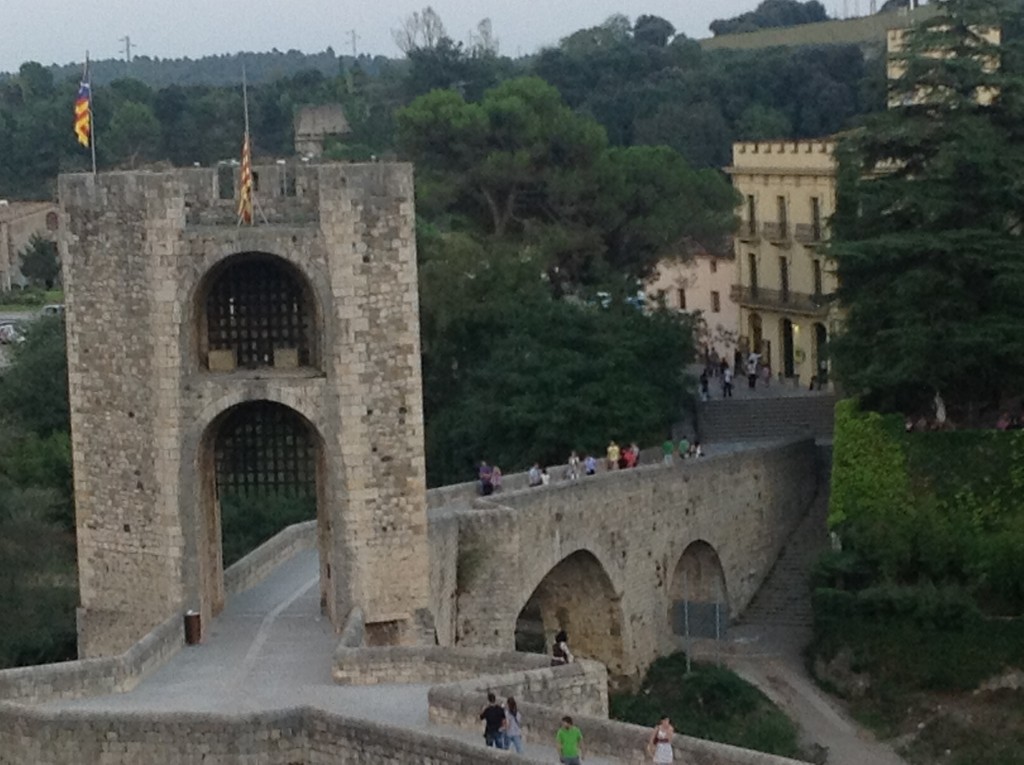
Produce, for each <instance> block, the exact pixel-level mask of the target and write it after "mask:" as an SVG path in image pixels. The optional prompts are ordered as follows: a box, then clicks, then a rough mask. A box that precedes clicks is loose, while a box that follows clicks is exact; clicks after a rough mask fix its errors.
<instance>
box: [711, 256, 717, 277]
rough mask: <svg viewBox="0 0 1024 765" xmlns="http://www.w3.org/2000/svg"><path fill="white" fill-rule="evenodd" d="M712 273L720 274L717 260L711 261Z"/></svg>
mask: <svg viewBox="0 0 1024 765" xmlns="http://www.w3.org/2000/svg"><path fill="white" fill-rule="evenodd" d="M711 273H713V274H717V273H718V261H717V260H715V259H714V258H712V259H711Z"/></svg>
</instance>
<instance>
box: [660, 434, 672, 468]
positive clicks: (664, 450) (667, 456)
mask: <svg viewBox="0 0 1024 765" xmlns="http://www.w3.org/2000/svg"><path fill="white" fill-rule="evenodd" d="M675 450H676V445H675V444H674V443H672V439H671V438H666V439H665V443H663V444H662V445H661V454H662V460H663V461H664V463H665V464H666V465H671V464H672V452H674V451H675Z"/></svg>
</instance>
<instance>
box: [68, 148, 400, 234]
mask: <svg viewBox="0 0 1024 765" xmlns="http://www.w3.org/2000/svg"><path fill="white" fill-rule="evenodd" d="M240 174H241V169H240V168H239V167H238V166H236V165H228V164H224V165H219V166H217V167H202V168H181V169H175V170H168V171H149V170H133V171H116V172H107V173H100V174H99V175H92V174H90V173H75V174H69V175H63V176H61V179H60V198H61V202H62V204H63V205H64V206H65V207H68V208H71V207H77V208H79V209H89V208H92V209H103V208H108V209H109V208H110V207H111V206H112V205H113V206H114V207H116V206H118V204H119V203H124V204H129V205H131V206H132V207H133V208H135V209H136V210H138V209H139V208H140V206H141V205H142V204H143V202H144V201H145V209H146V210H147V213H148V214H149V215H150V216H151V217H152V216H153V215H160V216H162V215H164V214H166V215H168V216H170V217H171V218H174V217H176V216H181V222H182V225H183V226H234V225H237V223H238V194H239V188H240V183H241V181H240ZM408 176H409V172H408V167H407V166H406V165H403V164H401V163H351V164H342V163H332V164H306V163H291V162H289V163H283V162H282V163H277V164H273V165H256V166H254V167H253V181H254V184H255V201H256V210H255V219H256V222H257V223H269V224H278V225H310V224H318V223H319V222H320V218H321V212H322V201H323V202H326V203H328V204H333V203H334V202H335V201H338V200H340V199H341V198H342V197H345V196H348V195H351V194H352V193H353V191H356V192H358V191H359V190H365V192H366V193H368V194H370V195H372V196H384V195H386V196H391V195H392V194H394V193H395V188H396V183H397V186H398V187H401V185H402V183H403V182H405V181H404V180H403V179H405V178H407V177H408ZM405 183H406V185H408V186H409V188H408V189H407V190H405V191H406V192H407V195H406V196H407V199H408V200H410V201H411V199H412V187H411V184H408V183H407V182H405Z"/></svg>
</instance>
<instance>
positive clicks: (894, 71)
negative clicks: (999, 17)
mask: <svg viewBox="0 0 1024 765" xmlns="http://www.w3.org/2000/svg"><path fill="white" fill-rule="evenodd" d="M940 29H943V27H940ZM910 31H911V30H910V29H909V28H907V27H899V28H896V29H890V30H889V31H888V33H887V36H886V44H885V48H886V66H885V69H886V75H887V77H888V78H889V81H890V82H893V81H896V80H899V79H900V78H901V77H902V76H903V74H904V73H905V72H906V71H907V62H906V56H905V55H904V53H903V51H904V49H905V48H906V43H907V33H908V32H910ZM972 31H974V32H975V33H976V34H977V36H978V37H979V38H981V39H982V40H984V41H985V43H986V44H988V45H993V46H998V45H1001V44H1002V30H1001V29H1000V28H999V27H992V26H986V27H972ZM928 55H930V56H934V57H935V58H942V59H945V58H949V57H951V56H952V55H953V54H952V53H951V52H950V51H949V50H935V51H931V52H930V53H929V54H928ZM982 64H983V66H982V68H983V69H984V70H985V71H986V72H988V73H990V74H991V73H992V72H995V71H996V70H998V69H999V59H998V58H997V57H995V56H985V57H984V58H983V60H982ZM933 92H935V91H933V90H931V89H929V88H927V87H925V86H919V87H916V88H915V89H914V92H913V93H906V92H904V93H900V92H898V91H895V90H893V89H892V87H891V86H890V93H889V108H890V109H892V108H894V107H897V106H912V105H914V104H921V103H924V102H925V101H927V100H928V96H929V93H933ZM996 95H998V91H997V90H996V89H995V88H978V89H977V93H976V98H977V101H978V103H979V104H981V105H982V106H988V105H989V104H991V103H992V102H993V101H994V100H995V98H996Z"/></svg>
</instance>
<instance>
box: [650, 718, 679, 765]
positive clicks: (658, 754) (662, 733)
mask: <svg viewBox="0 0 1024 765" xmlns="http://www.w3.org/2000/svg"><path fill="white" fill-rule="evenodd" d="M675 735H676V731H675V728H673V727H672V722H671V721H670V720H669V719H668V715H662V717H661V719H660V720H658V724H657V725H655V726H654V731H653V732H652V733H651V740H650V741H648V742H647V754H648V756H649V757H650V758H651V762H652V763H654V764H655V765H665V764H666V763H670V762H673V759H674V758H673V752H672V739H673V738H674V737H675Z"/></svg>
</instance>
